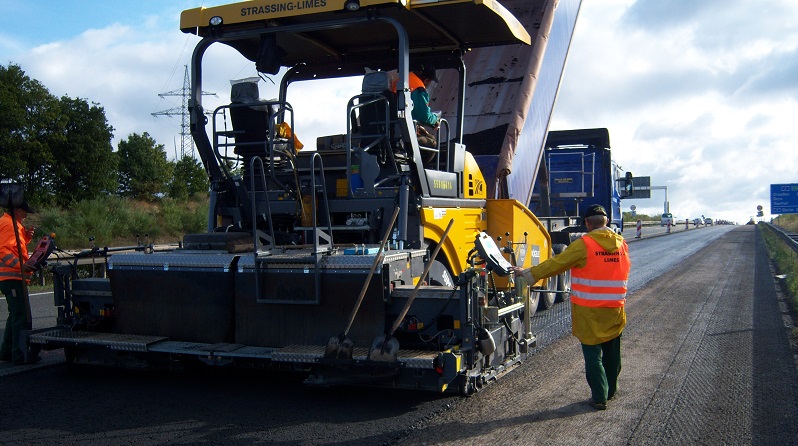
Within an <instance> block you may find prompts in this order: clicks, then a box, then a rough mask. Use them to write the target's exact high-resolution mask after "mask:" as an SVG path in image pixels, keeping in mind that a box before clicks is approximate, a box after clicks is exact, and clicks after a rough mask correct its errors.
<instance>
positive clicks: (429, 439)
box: [393, 226, 798, 445]
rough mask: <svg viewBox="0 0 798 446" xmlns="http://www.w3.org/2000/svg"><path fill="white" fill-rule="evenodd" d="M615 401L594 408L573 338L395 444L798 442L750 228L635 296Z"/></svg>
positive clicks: (772, 305)
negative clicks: (604, 408) (601, 407)
mask: <svg viewBox="0 0 798 446" xmlns="http://www.w3.org/2000/svg"><path fill="white" fill-rule="evenodd" d="M627 313H628V321H629V322H628V325H627V328H626V330H625V332H624V334H623V342H622V349H623V372H622V373H621V377H620V383H619V393H618V396H617V397H616V398H615V399H614V400H613V401H611V402H610V404H609V408H608V410H606V411H595V410H594V409H592V408H591V407H590V406H589V405H588V400H589V390H588V387H587V384H586V382H585V379H584V374H583V362H582V357H581V350H580V348H579V344H578V342H577V341H576V339H575V338H573V337H572V336H566V337H564V338H562V339H560V340H558V341H556V342H554V343H553V344H551V345H550V346H548V347H547V348H546V349H544V350H542V351H540V352H539V353H537V354H536V355H535V356H534V357H533V358H531V360H529V361H527V362H526V363H525V364H523V365H522V366H521V367H519V368H518V369H517V370H516V371H514V372H513V373H511V374H510V375H509V376H507V377H505V378H504V379H503V380H502V381H501V383H500V384H498V385H494V386H489V387H488V388H487V389H485V390H484V391H482V392H480V393H479V394H477V395H475V396H473V397H471V398H465V399H461V400H459V401H457V402H456V404H455V407H454V408H453V409H452V410H450V411H447V412H445V413H443V414H441V416H439V417H436V418H435V419H433V420H430V421H429V422H427V423H426V424H424V425H423V426H420V427H418V428H417V429H414V430H413V431H412V432H411V433H410V434H409V435H408V436H407V437H405V438H402V439H401V440H399V441H397V442H395V443H393V444H402V445H427V444H452V445H454V444H457V445H484V444H491V443H497V442H498V444H558V445H583V444H590V443H596V444H633V445H637V444H663V445H664V444H796V443H798V386H796V384H798V371H797V370H796V366H795V361H794V358H793V353H792V351H791V347H790V344H789V341H788V328H787V327H786V326H785V322H784V318H783V316H784V314H783V310H782V309H780V307H779V302H778V299H777V294H776V290H775V286H774V283H773V276H772V273H771V270H770V266H769V263H768V260H767V254H766V251H765V248H764V245H763V243H762V241H761V238H760V236H759V234H758V233H757V232H756V230H755V228H754V227H753V226H741V227H739V228H735V229H734V230H732V231H730V232H728V233H726V234H725V235H723V236H722V237H720V238H719V239H717V240H716V241H714V242H713V243H711V244H709V245H708V246H706V247H705V248H703V249H701V250H700V251H699V252H698V253H696V254H695V255H693V256H691V257H690V258H689V259H687V260H686V261H684V262H681V263H679V264H678V265H676V266H675V267H674V268H673V269H671V270H670V271H668V272H667V273H665V274H664V275H661V276H660V277H658V278H656V279H654V280H652V281H651V282H649V283H647V284H646V285H645V286H644V287H642V288H640V289H638V290H637V291H635V292H633V293H632V294H630V295H629V298H628V300H627Z"/></svg>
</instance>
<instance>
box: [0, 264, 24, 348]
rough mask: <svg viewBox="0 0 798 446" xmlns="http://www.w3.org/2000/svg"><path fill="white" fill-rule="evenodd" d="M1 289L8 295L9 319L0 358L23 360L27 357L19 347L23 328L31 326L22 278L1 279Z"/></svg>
mask: <svg viewBox="0 0 798 446" xmlns="http://www.w3.org/2000/svg"><path fill="white" fill-rule="evenodd" d="M0 291H2V292H3V294H4V295H5V296H6V304H7V305H8V319H7V320H6V329H5V332H4V333H3V344H2V345H0V359H3V360H11V361H13V362H22V361H23V360H24V359H25V358H24V355H23V353H22V350H21V349H20V348H19V339H20V334H21V332H22V330H24V329H26V328H29V326H28V325H29V324H28V320H27V311H26V310H25V294H24V288H23V287H22V281H21V280H0Z"/></svg>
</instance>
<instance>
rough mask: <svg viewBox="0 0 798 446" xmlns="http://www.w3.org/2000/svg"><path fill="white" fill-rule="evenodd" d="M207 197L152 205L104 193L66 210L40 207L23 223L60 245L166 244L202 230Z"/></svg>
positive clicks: (77, 246)
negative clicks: (49, 235)
mask: <svg viewBox="0 0 798 446" xmlns="http://www.w3.org/2000/svg"><path fill="white" fill-rule="evenodd" d="M207 213H208V198H207V197H206V196H196V197H193V198H191V199H188V200H181V201H176V200H171V199H163V200H160V201H158V202H156V203H148V202H140V201H133V200H127V199H123V198H119V197H114V196H108V197H102V198H97V199H94V200H88V201H82V202H79V203H77V204H75V205H74V206H72V207H70V208H69V209H61V208H41V209H39V212H38V213H36V214H32V215H30V216H29V217H28V219H27V221H26V222H25V224H26V226H34V227H35V228H36V235H35V237H36V238H39V237H41V236H43V235H44V234H55V240H56V245H57V246H58V247H59V248H60V249H64V250H73V249H86V248H89V247H90V246H91V244H92V242H90V238H93V239H94V240H93V244H94V246H97V247H105V246H108V247H112V246H130V245H136V244H138V243H142V244H144V243H147V241H149V242H150V243H153V244H168V243H177V242H179V241H180V240H182V237H183V234H185V233H189V232H204V231H205V230H206V226H207Z"/></svg>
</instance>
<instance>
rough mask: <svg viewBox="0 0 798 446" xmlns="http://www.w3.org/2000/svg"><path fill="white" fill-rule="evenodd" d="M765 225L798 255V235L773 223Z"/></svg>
mask: <svg viewBox="0 0 798 446" xmlns="http://www.w3.org/2000/svg"><path fill="white" fill-rule="evenodd" d="M765 225H766V226H767V227H769V228H770V229H772V230H773V232H775V233H776V234H777V235H778V236H779V237H781V239H782V240H784V242H786V243H787V245H788V246H789V247H790V248H792V250H793V251H794V252H796V253H798V234H796V233H794V232H791V231H788V230H786V229H784V228H782V227H781V226H776V225H774V224H771V223H765Z"/></svg>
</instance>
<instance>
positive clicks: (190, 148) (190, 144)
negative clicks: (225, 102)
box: [150, 65, 216, 158]
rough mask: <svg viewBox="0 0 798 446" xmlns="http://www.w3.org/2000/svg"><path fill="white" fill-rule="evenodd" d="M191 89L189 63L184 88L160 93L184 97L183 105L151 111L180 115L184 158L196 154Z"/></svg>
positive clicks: (164, 95) (181, 150)
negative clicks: (190, 102) (192, 134)
mask: <svg viewBox="0 0 798 446" xmlns="http://www.w3.org/2000/svg"><path fill="white" fill-rule="evenodd" d="M190 89H191V85H190V83H189V78H188V65H186V66H185V75H184V76H183V88H182V89H179V90H172V91H167V92H165V93H159V94H158V96H160V97H161V98H165V97H167V96H180V97H181V98H182V106H181V107H173V108H170V109H168V110H161V111H158V112H153V113H150V114H151V115H153V116H155V117H158V116H178V115H179V116H180V118H181V120H180V158H183V157H185V156H186V155H191V156H192V157H193V156H194V140H193V139H192V138H191V132H190V131H189V128H190V125H191V122H190V116H189V114H188V99H189V97H190V96H191V95H190V91H191V90H190ZM202 94H203V95H209V96H216V93H208V92H205V91H203V92H202Z"/></svg>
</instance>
